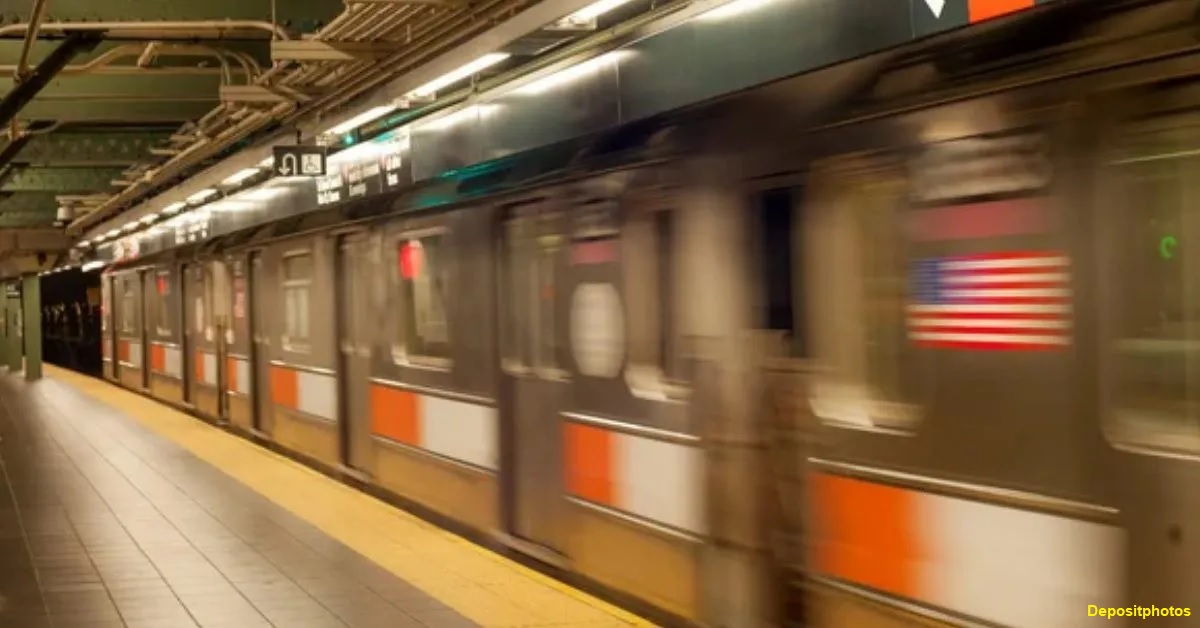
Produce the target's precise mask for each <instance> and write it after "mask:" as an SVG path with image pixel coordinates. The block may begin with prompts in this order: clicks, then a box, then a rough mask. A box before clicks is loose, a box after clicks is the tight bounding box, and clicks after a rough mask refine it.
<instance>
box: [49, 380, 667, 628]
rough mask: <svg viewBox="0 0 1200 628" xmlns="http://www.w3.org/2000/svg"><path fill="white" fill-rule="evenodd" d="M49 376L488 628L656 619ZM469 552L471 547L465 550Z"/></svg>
mask: <svg viewBox="0 0 1200 628" xmlns="http://www.w3.org/2000/svg"><path fill="white" fill-rule="evenodd" d="M45 371H46V375H47V376H49V377H52V378H54V379H57V380H59V381H61V382H63V383H65V384H68V385H71V386H73V387H75V388H76V389H78V390H79V391H81V392H83V393H84V394H86V395H88V396H90V397H93V398H95V399H96V400H98V401H100V402H102V403H105V404H107V405H110V406H112V407H114V408H117V409H118V410H121V411H122V412H124V413H125V414H126V415H128V416H129V417H130V418H132V419H134V420H136V421H137V422H138V423H140V424H142V425H143V426H145V427H147V428H149V429H150V430H151V431H153V432H155V433H157V434H159V435H161V436H163V437H165V438H167V439H168V440H170V441H172V442H174V443H176V444H178V445H180V446H181V447H183V448H185V449H187V450H189V451H191V452H192V453H193V454H195V455H196V456H197V457H198V458H200V459H202V460H204V461H206V462H208V463H210V464H212V465H213V466H215V467H217V468H218V469H221V470H222V471H223V472H225V473H226V474H228V475H230V476H231V477H233V478H234V479H236V480H238V481H239V482H241V483H242V484H245V485H246V486H247V487H249V488H251V489H252V490H254V491H255V492H257V493H259V494H260V495H262V496H263V497H265V498H267V499H269V500H271V501H273V502H275V503H276V504H279V505H280V506H282V507H283V508H285V509H287V510H288V511H289V512H291V513H292V514H294V515H296V516H297V517H300V518H301V519H304V520H305V521H308V522H309V523H310V524H312V525H313V526H315V527H317V528H318V529H319V530H321V531H322V532H324V533H325V534H327V535H329V536H330V537H332V538H335V539H337V540H338V541H341V542H342V543H344V544H345V545H347V546H348V547H351V548H353V549H354V550H356V551H358V552H359V553H360V554H362V555H363V556H366V557H367V558H369V559H370V560H372V561H374V562H375V563H377V564H378V565H380V566H381V567H383V568H384V569H387V570H388V571H390V572H392V573H393V574H395V575H396V576H398V577H400V578H401V579H403V580H406V581H408V582H409V583H410V584H412V585H413V586H415V587H417V588H419V589H421V590H422V591H424V592H425V593H427V594H429V595H430V596H431V597H434V598H436V599H438V600H440V601H441V602H442V603H444V604H446V605H447V606H449V607H451V608H453V609H454V610H456V611H458V612H459V613H461V614H462V615H464V616H466V617H468V618H470V619H471V620H473V621H475V622H477V623H479V624H481V625H484V626H497V627H499V626H532V625H539V626H549V625H555V626H583V625H586V626H653V625H654V624H652V623H650V622H648V621H646V620H644V619H642V618H640V617H637V616H636V615H633V614H631V613H629V612H627V611H625V610H623V609H621V608H618V607H616V606H613V605H611V604H608V603H606V602H604V601H603V600H599V599H597V598H595V597H593V596H591V595H588V594H586V593H584V592H582V591H579V590H577V589H575V588H573V587H570V586H568V585H566V584H564V583H562V582H559V581H558V580H555V579H554V578H550V577H548V576H546V575H544V574H541V573H539V572H537V571H534V570H533V569H530V568H528V567H525V566H523V565H520V564H518V563H516V562H513V561H512V560H509V559H507V558H505V557H503V556H500V555H499V554H496V553H495V552H492V551H490V550H488V549H486V548H484V547H481V546H479V545H476V544H474V543H471V542H469V541H467V540H465V539H463V538H462V537H459V536H457V535H454V534H452V533H450V532H448V531H446V530H443V529H442V528H439V527H437V526H434V525H431V524H429V523H427V522H425V521H424V520H421V519H418V518H417V517H415V516H413V515H411V514H409V513H407V512H405V511H403V510H400V509H398V508H395V507H393V506H391V505H390V504H387V503H385V502H382V501H380V500H378V499H375V498H374V497H371V496H370V495H367V494H365V493H363V492H361V491H358V490H355V489H353V488H350V487H348V486H346V485H344V484H342V483H340V482H337V481H335V480H333V479H331V478H328V477H326V476H324V475H322V474H320V473H317V472H316V471H314V470H312V469H310V468H308V467H306V466H304V465H302V464H299V463H297V462H295V461H293V460H291V459H289V458H287V457H285V456H281V455H279V454H276V453H275V452H273V451H270V450H269V449H266V448H264V447H260V446H258V445H255V444H253V443H251V442H249V441H247V440H245V439H242V438H239V437H237V436H234V435H232V434H229V433H227V432H225V431H223V430H220V429H218V428H215V427H213V426H211V425H207V424H205V423H203V422H201V421H198V420H196V419H195V418H193V417H191V416H188V415H186V414H184V413H182V412H179V411H177V410H174V409H173V408H170V407H169V406H167V405H164V404H161V403H158V402H156V401H153V400H151V399H147V398H145V397H142V396H140V395H137V394H134V393H131V392H129V391H126V390H124V389H121V388H119V387H117V386H114V385H112V384H109V383H107V382H104V381H101V380H98V379H94V378H91V377H87V376H84V375H80V374H78V373H75V372H72V371H67V370H64V369H60V368H57V367H53V366H51V365H46V367H45ZM464 548H466V549H469V550H470V551H469V552H462V551H461V550H462V549H464Z"/></svg>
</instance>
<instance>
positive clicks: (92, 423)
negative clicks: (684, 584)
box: [0, 366, 650, 628]
mask: <svg viewBox="0 0 1200 628" xmlns="http://www.w3.org/2000/svg"><path fill="white" fill-rule="evenodd" d="M0 471H2V473H3V475H2V476H0V478H2V479H3V482H0V627H12V628H42V627H53V628H73V627H86V628H101V627H109V626H129V627H131V628H132V627H143V626H144V627H152V628H175V627H186V626H203V627H224V626H229V627H236V628H254V627H257V626H278V627H287V628H305V627H310V626H311V627H316V626H320V627H325V626H342V627H363V628H367V627H376V626H378V627H380V628H383V627H387V628H408V627H419V626H429V627H440V626H472V625H482V626H590V627H591V626H594V627H601V626H646V625H650V624H649V623H647V622H645V621H643V620H641V619H639V618H637V617H635V616H633V615H631V614H629V613H626V612H624V611H622V610H621V609H618V608H616V607H614V606H611V605H609V604H606V603H604V602H602V601H600V600H598V599H596V598H593V597H591V596H588V595H586V594H584V593H582V592H579V591H576V590H574V589H572V588H570V587H568V586H566V585H564V584H562V583H560V582H558V581H556V580H553V579H551V578H549V577H546V576H544V575H542V574H540V573H538V572H536V571H533V570H530V569H527V568H525V567H523V566H521V565H518V564H517V563H514V562H512V561H510V560H508V559H506V558H504V557H502V556H500V555H498V554H494V553H492V552H490V551H488V550H487V549H485V548H483V547H480V546H478V545H475V544H473V543H470V542H468V541H467V540H465V539H462V538H460V537H457V536H455V535H453V534H450V533H449V532H446V531H444V530H442V529H440V528H438V527H436V526H433V525H432V524H429V523H426V522H424V521H423V520H421V519H418V518H416V517H414V516H412V515H410V514H408V513H406V512H404V511H402V510H399V509H397V508H394V507H392V506H390V505H388V504H385V503H384V502H381V501H379V500H377V499H375V498H373V497H370V496H368V495H366V494H364V493H361V492H359V491H356V490H354V489H353V488H350V487H348V486H345V485H343V484H341V483H339V482H337V481H335V480H333V479H330V478H327V477H325V476H323V475H321V474H319V473H317V472H315V471H313V470H311V469H309V468H307V467H305V466H303V465H300V464H298V463H296V462H294V461H292V460H290V459H287V458H285V457H282V456H280V455H277V454H275V453H273V452H271V451H268V450H266V449H264V448H262V447H259V446H257V445H255V444H253V443H250V442H248V441H246V440H244V439H242V438H239V437H237V436H234V435H232V434H229V433H227V432H225V431H223V430H221V429H219V428H217V427H213V426H210V425H207V424H205V423H202V422H201V421H199V420H197V419H194V418H192V417H189V416H187V415H185V414H182V413H180V412H177V411H174V410H172V409H170V408H167V407H165V406H163V405H161V404H158V403H156V402H154V401H151V400H149V399H146V398H144V397H141V396H138V395H135V394H132V393H129V392H126V391H123V390H121V389H118V388H116V387H114V386H111V385H109V384H107V383H105V382H102V381H99V380H95V379H92V378H89V377H86V376H83V375H78V374H75V373H72V372H69V371H64V370H61V369H56V368H53V367H49V366H47V368H46V378H45V379H43V380H41V381H37V382H34V383H28V382H26V381H24V379H22V378H20V377H17V376H15V375H7V374H0Z"/></svg>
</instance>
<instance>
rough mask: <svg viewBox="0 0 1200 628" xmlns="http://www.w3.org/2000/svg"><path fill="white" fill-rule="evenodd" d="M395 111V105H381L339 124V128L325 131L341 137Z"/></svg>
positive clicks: (335, 127)
mask: <svg viewBox="0 0 1200 628" xmlns="http://www.w3.org/2000/svg"><path fill="white" fill-rule="evenodd" d="M395 110H396V106H395V105H379V106H378V107H372V108H371V109H368V110H366V111H364V112H362V113H360V114H358V115H357V116H354V117H353V118H350V119H349V120H346V121H345V122H342V123H341V124H338V125H337V126H334V127H330V128H329V130H328V131H325V132H326V133H330V134H333V135H341V134H342V133H346V132H347V131H352V130H354V129H357V128H358V127H360V126H362V125H364V124H366V123H368V122H370V121H372V120H375V119H378V118H382V117H383V116H386V115H387V114H389V113H391V112H393V111H395Z"/></svg>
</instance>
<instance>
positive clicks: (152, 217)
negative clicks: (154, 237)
mask: <svg viewBox="0 0 1200 628" xmlns="http://www.w3.org/2000/svg"><path fill="white" fill-rule="evenodd" d="M155 220H158V214H156V213H153V212H152V213H149V214H146V215H145V216H142V220H141V223H142V224H143V225H148V224H150V223H152V222H154V221H155Z"/></svg>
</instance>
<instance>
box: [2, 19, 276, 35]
mask: <svg viewBox="0 0 1200 628" xmlns="http://www.w3.org/2000/svg"><path fill="white" fill-rule="evenodd" d="M214 31H215V32H216V33H217V36H216V37H205V35H206V34H209V33H212V32H214ZM230 31H258V32H263V33H266V34H267V36H268V37H272V36H273V37H278V38H279V39H285V40H290V39H291V36H290V35H288V32H287V31H286V30H284V29H283V28H282V27H280V26H277V25H275V24H272V23H270V22H264V21H262V20H195V21H181V22H154V21H146V22H47V23H45V24H41V25H40V27H39V26H37V25H34V24H9V25H8V26H0V37H14V36H22V37H25V36H28V35H29V33H30V32H33V33H34V34H35V35H36V37H44V36H48V35H57V36H64V35H70V34H71V33H84V32H91V33H101V34H104V35H106V36H119V35H122V34H125V35H128V34H130V33H139V34H144V35H146V36H147V37H150V38H153V39H171V38H172V37H176V38H185V39H222V38H223V37H222V35H223V34H224V33H227V32H230ZM155 33H158V34H160V35H162V36H161V37H155V36H154V34H155Z"/></svg>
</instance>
